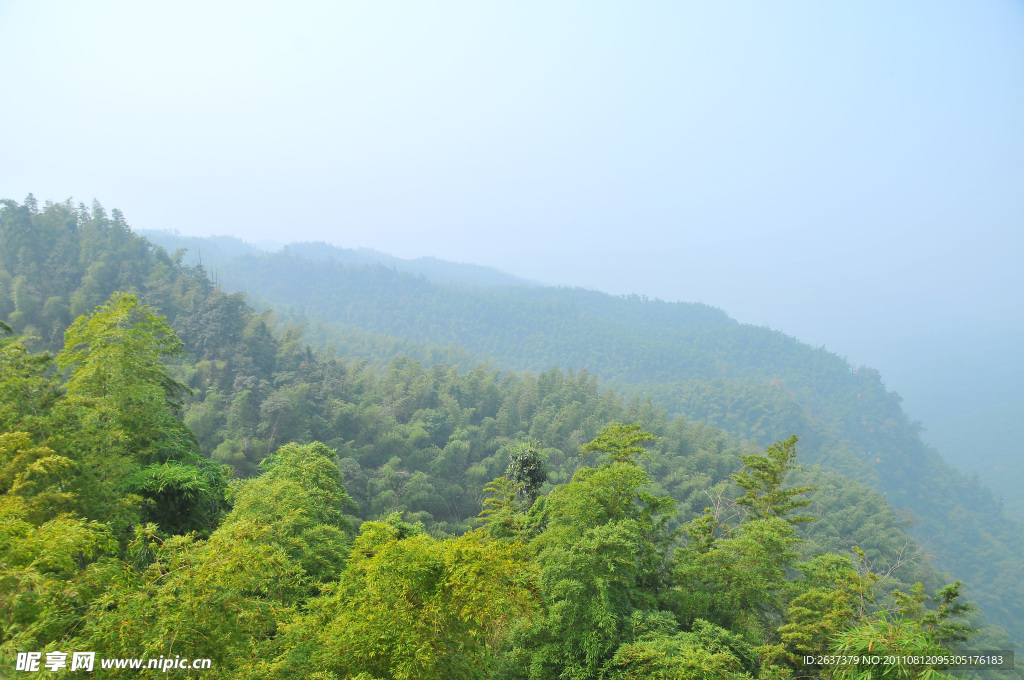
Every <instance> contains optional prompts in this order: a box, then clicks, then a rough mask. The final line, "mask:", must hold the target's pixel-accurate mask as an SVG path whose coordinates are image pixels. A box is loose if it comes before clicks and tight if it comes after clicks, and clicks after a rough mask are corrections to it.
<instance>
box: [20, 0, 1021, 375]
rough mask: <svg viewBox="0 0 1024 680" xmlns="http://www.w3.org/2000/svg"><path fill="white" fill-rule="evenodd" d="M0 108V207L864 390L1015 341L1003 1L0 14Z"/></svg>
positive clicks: (218, 6)
mask: <svg viewBox="0 0 1024 680" xmlns="http://www.w3.org/2000/svg"><path fill="white" fill-rule="evenodd" d="M0 81H2V83H3V88H4V90H3V91H4V97H3V100H4V103H3V106H0V130H3V133H4V134H3V138H4V141H3V146H2V151H0V196H4V197H10V198H15V199H17V200H21V199H22V198H23V197H24V196H25V194H26V193H28V192H29V191H32V192H34V193H35V194H36V196H37V198H39V199H40V200H44V199H52V200H63V199H64V198H67V197H69V196H73V197H74V198H75V199H76V200H84V201H86V202H88V201H90V200H91V199H92V198H93V197H95V198H97V199H99V200H100V201H101V202H102V203H103V204H104V205H105V206H106V207H107V208H108V209H109V208H114V207H117V208H120V209H121V210H123V211H124V212H125V214H126V216H127V218H128V221H129V223H131V224H133V225H135V226H137V227H140V228H150V229H161V228H166V229H177V230H179V231H181V232H182V233H185V234H197V235H202V234H211V233H229V234H235V235H238V236H240V237H243V238H246V239H248V240H252V241H258V240H261V239H276V240H280V241H291V240H313V239H324V240H327V241H330V242H333V243H336V244H338V245H341V246H347V247H354V246H369V247H373V248H377V249H380V250H383V251H386V252H389V253H392V254H395V255H399V256H403V257H413V256H419V255H434V256H437V257H441V258H445V259H450V260H458V261H466V262H475V263H480V264H489V265H493V266H496V267H499V268H501V269H504V270H506V271H510V272H512V273H516V274H520V275H523V276H527V277H530V278H534V279H537V280H540V281H545V282H551V283H558V284H570V285H584V286H588V287H595V288H598V289H602V290H607V291H610V292H615V293H625V292H639V293H644V294H647V295H650V296H657V297H661V298H665V299H671V300H696V301H702V302H707V303H709V304H712V305H715V306H719V307H722V308H723V309H725V310H726V311H727V312H729V313H730V314H731V315H733V316H735V317H736V318H738V319H740V320H741V321H747V322H752V323H759V324H760V323H767V324H769V325H771V326H772V327H773V328H779V329H781V330H784V331H786V332H788V333H790V334H793V335H796V336H797V337H800V338H801V339H805V340H807V341H809V342H812V343H813V344H816V345H818V344H825V345H826V346H827V347H829V348H830V349H833V350H835V351H838V352H839V353H841V354H844V355H847V356H849V357H850V359H851V361H854V362H855V363H874V364H879V363H884V360H881V359H880V358H879V357H880V356H881V355H879V351H882V350H884V345H886V344H890V343H891V342H893V341H894V340H892V339H894V338H900V337H904V336H914V337H917V336H918V335H919V334H920V333H921V332H922V329H924V330H925V331H927V332H931V331H932V330H935V329H939V330H941V331H943V332H956V331H957V330H958V329H961V328H971V329H975V330H978V331H979V332H995V331H1000V330H1008V329H1010V330H1014V329H1016V330H1019V329H1020V328H1021V326H1022V325H1024V294H1022V291H1024V267H1022V266H1021V265H1020V264H1019V259H1020V256H1021V250H1022V246H1024V3H1022V2H1021V1H1020V0H1017V1H1007V0H994V1H991V2H988V1H975V2H963V1H962V0H957V1H955V2H936V1H934V0H928V1H927V2H900V3H893V2H890V1H886V2H855V3H821V2H774V3H767V2H754V1H753V0H751V1H750V2H706V3H681V2H648V3H626V2H617V3H610V2H586V3H583V2H579V3H569V2H564V3H561V2H555V3H552V2H515V3H505V4H504V5H503V6H499V5H497V3H478V2H473V3H470V2H466V3H450V2H440V3H394V2H380V1H374V2H360V3H337V2H330V3H326V2H325V3H313V2H307V3H288V4H287V5H286V4H285V3H253V2H244V3H242V2H238V3H234V2H214V3H210V2H177V1H176V2H170V1H168V0H164V1H156V0H153V1H146V2H139V1H138V0H135V1H132V2H88V3H83V2H71V1H69V2H47V1H42V2H11V1H7V2H0ZM915 334H917V335H915ZM872 343H874V345H875V349H871V347H872ZM880 347H882V350H880V349H879V348H880ZM873 352H874V354H873Z"/></svg>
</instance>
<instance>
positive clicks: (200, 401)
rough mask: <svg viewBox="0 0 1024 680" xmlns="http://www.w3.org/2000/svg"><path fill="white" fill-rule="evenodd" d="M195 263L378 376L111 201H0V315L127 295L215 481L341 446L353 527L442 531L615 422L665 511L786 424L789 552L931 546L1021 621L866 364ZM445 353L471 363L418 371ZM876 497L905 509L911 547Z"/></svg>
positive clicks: (743, 339)
mask: <svg viewBox="0 0 1024 680" xmlns="http://www.w3.org/2000/svg"><path fill="white" fill-rule="evenodd" d="M228 245H230V243H229V244H228ZM219 266H220V267H221V270H222V276H223V282H224V283H225V284H230V285H231V286H241V285H243V284H244V286H245V287H246V288H248V289H251V290H253V291H255V295H256V296H258V297H259V298H260V299H262V300H265V301H266V300H273V299H280V300H281V301H282V303H281V307H282V308H283V309H285V311H287V309H288V307H289V304H290V306H291V314H293V315H295V316H304V317H305V319H306V321H311V322H313V323H311V324H310V327H309V335H310V337H312V338H316V339H318V340H320V341H322V342H325V343H327V342H331V343H334V344H336V345H337V346H338V347H339V350H340V351H341V352H342V354H343V355H347V354H349V353H351V354H352V355H355V356H357V357H358V356H359V355H361V354H362V355H364V356H368V357H370V358H373V359H379V360H383V363H385V364H386V367H384V368H380V369H374V368H372V367H370V366H368V365H367V364H365V363H359V362H357V361H352V360H341V361H339V360H336V359H334V358H332V357H331V356H330V355H329V354H324V353H322V352H319V353H318V352H315V351H314V350H313V348H311V347H309V346H307V345H306V344H305V343H304V342H303V339H302V338H303V328H302V327H301V326H290V327H285V328H280V329H279V328H277V327H276V325H275V323H274V321H273V316H272V313H271V312H270V311H269V310H264V311H263V312H261V313H257V312H256V311H254V310H252V309H250V308H249V307H248V306H247V305H246V303H245V300H244V298H243V297H242V296H241V295H240V294H230V293H228V292H225V291H222V290H221V289H219V288H218V287H217V286H215V285H214V284H213V282H211V281H210V280H209V278H208V277H207V276H206V273H205V270H204V268H203V267H188V266H185V265H184V264H183V263H182V262H180V259H179V261H176V260H175V258H173V257H171V256H169V255H168V254H167V253H166V252H165V251H164V250H162V249H159V248H154V247H152V246H151V244H149V243H148V241H146V240H145V239H142V238H140V237H138V236H136V235H135V234H134V233H133V232H132V231H131V229H130V228H129V227H128V225H127V222H126V221H125V220H124V217H123V216H122V215H121V214H120V213H119V212H117V211H114V212H112V213H111V215H110V216H109V217H108V216H107V214H106V212H105V211H104V210H103V209H102V207H101V206H99V205H98V204H96V205H94V206H93V208H92V209H91V210H89V209H87V208H86V207H85V206H78V207H75V206H72V205H71V204H70V203H66V204H56V205H53V204H48V205H47V206H46V207H45V208H44V209H43V210H39V209H38V208H37V207H36V206H34V205H33V204H30V203H29V202H26V204H25V205H18V204H16V203H14V202H10V201H9V202H5V204H4V207H3V209H2V214H0V318H3V319H5V321H6V323H7V324H9V325H10V326H11V327H12V329H13V330H14V331H15V332H17V333H21V334H24V335H26V336H35V337H37V338H38V340H37V341H35V342H36V343H37V344H38V348H40V349H43V348H47V347H49V348H51V349H53V350H56V349H59V348H60V347H61V346H62V345H63V338H64V331H65V330H66V329H67V328H68V326H69V324H70V323H71V321H72V320H73V319H74V318H76V317H78V316H80V315H82V314H86V313H89V312H91V311H92V310H93V309H95V308H96V307H97V305H100V304H103V303H104V301H105V300H107V299H108V298H109V296H110V295H111V294H112V293H114V292H115V291H122V292H127V293H134V294H136V295H138V296H139V298H140V299H141V300H142V301H144V302H146V303H147V304H149V305H151V306H152V307H153V308H154V309H155V310H157V311H159V312H160V313H162V314H165V315H166V316H167V317H168V320H169V322H170V323H171V325H172V326H173V328H174V330H175V332H176V333H177V334H178V335H179V336H180V337H181V339H182V340H183V342H184V347H185V350H186V352H187V355H186V356H185V357H183V358H182V359H181V360H180V361H179V362H178V363H177V364H175V365H173V366H172V375H173V376H174V377H175V379H176V380H178V381H180V383H181V384H183V385H186V386H188V387H189V388H190V389H191V390H192V394H191V396H189V397H188V398H187V399H186V400H185V402H184V404H183V408H184V411H183V415H184V421H185V424H186V425H187V426H188V427H189V429H190V430H191V431H192V432H193V433H194V435H195V437H196V441H197V443H198V446H199V447H200V450H201V451H202V452H203V453H205V454H206V455H207V456H209V457H211V458H213V459H214V460H215V461H217V462H221V463H227V464H230V465H232V466H233V467H234V468H235V470H236V474H238V475H242V476H246V475H252V474H255V473H257V472H258V471H259V469H260V468H259V467H258V466H259V465H260V463H261V461H262V460H263V458H265V457H266V456H267V455H268V454H269V453H270V452H271V451H272V450H273V449H274V447H275V446H276V445H280V444H282V443H285V442H298V443H302V442H311V441H313V440H319V441H323V442H325V443H327V444H328V445H329V446H331V447H332V448H335V449H337V450H338V452H339V454H340V455H341V456H342V459H343V460H342V463H343V466H347V467H346V468H345V472H346V478H347V480H349V482H348V484H349V487H350V489H351V492H352V494H353V496H354V497H355V498H356V499H357V500H358V502H359V503H360V506H361V507H362V509H363V512H364V513H367V515H366V518H367V519H369V518H374V517H382V516H384V515H386V514H387V513H388V512H390V511H392V510H395V509H399V510H404V511H405V512H407V513H410V517H413V518H420V519H421V520H422V521H424V522H430V523H431V524H432V525H434V526H435V527H436V528H437V529H439V530H447V531H462V530H465V528H466V527H467V525H466V523H467V522H468V521H469V518H471V517H472V516H473V515H474V514H475V510H474V507H477V508H478V507H479V500H480V495H479V485H480V484H481V483H483V482H486V481H487V479H489V478H493V476H494V475H495V474H496V473H500V471H501V470H502V469H503V467H504V465H505V461H506V460H507V456H508V452H509V449H508V448H506V447H507V446H509V445H512V444H514V443H516V442H517V441H520V442H521V441H524V440H530V439H532V440H535V441H536V442H538V445H539V446H540V448H541V450H542V451H543V452H544V453H545V456H546V457H547V460H548V462H549V463H550V465H551V475H550V477H549V482H550V483H551V484H561V483H566V482H568V481H569V480H571V479H572V478H573V476H574V475H575V473H576V471H577V470H578V469H579V467H580V465H581V461H580V459H579V457H578V451H579V447H580V446H581V445H582V444H584V443H586V441H588V440H589V439H590V438H592V437H594V436H597V434H598V432H599V431H600V429H601V427H602V425H603V424H605V423H608V422H610V421H614V420H622V421H626V420H630V421H634V420H635V421H639V422H641V423H643V424H644V425H645V426H647V427H650V428H651V429H652V431H653V432H654V433H655V434H658V435H660V436H663V437H665V438H666V441H665V443H664V444H663V445H661V447H659V448H658V449H656V450H655V452H654V453H652V459H653V460H652V466H653V467H652V468H651V472H652V474H653V475H654V478H653V479H654V483H655V484H656V485H657V486H658V488H663V489H664V490H665V491H667V492H668V493H670V494H671V496H672V498H673V499H674V500H675V502H676V503H678V504H679V506H680V508H681V510H682V513H681V514H682V517H681V519H683V520H685V519H688V518H692V517H693V516H694V514H695V513H699V512H700V506H701V505H702V504H704V503H706V502H707V501H706V500H705V499H706V498H707V496H706V493H707V492H708V490H709V489H711V488H713V487H714V485H715V484H718V483H723V482H725V481H727V479H728V475H729V474H731V473H733V472H735V471H736V470H737V463H736V460H737V458H738V454H739V453H740V452H743V451H748V452H749V451H751V450H757V447H759V446H762V445H763V443H764V442H769V443H770V442H771V441H774V440H776V439H782V438H785V437H787V436H789V435H790V434H794V433H795V434H798V435H799V436H800V437H801V442H800V457H801V460H802V461H804V462H805V463H806V464H808V465H817V466H820V468H822V469H821V470H820V471H816V470H810V471H809V472H808V474H809V475H810V476H809V477H808V478H807V479H808V480H809V481H810V482H812V485H814V486H819V487H821V488H822V489H824V490H825V491H824V492H823V494H822V498H821V503H822V505H821V507H820V508H819V510H818V515H819V517H820V521H819V522H818V523H816V524H815V525H814V526H812V527H810V528H808V529H807V530H806V531H807V533H806V536H807V539H808V540H812V539H813V540H814V543H813V545H818V546H822V545H826V544H827V545H829V548H828V549H832V550H837V551H842V550H848V549H849V548H850V547H851V546H859V547H861V548H864V549H866V550H867V551H868V554H869V556H870V558H871V559H872V560H873V561H875V562H876V563H877V565H880V567H879V566H876V567H875V568H876V569H878V568H881V570H882V571H883V572H884V571H885V567H886V565H889V567H896V566H897V565H903V567H907V568H908V572H907V576H908V577H909V578H914V579H917V580H923V581H926V582H927V585H928V587H929V588H933V587H934V586H935V584H937V583H939V582H940V581H941V580H942V576H941V575H940V574H937V573H936V572H934V571H933V570H932V569H933V568H932V566H930V563H929V561H928V559H927V558H926V556H925V553H931V554H932V555H933V559H932V560H931V563H933V564H934V565H936V566H938V567H939V568H940V569H942V570H945V571H948V572H949V573H951V574H952V575H953V576H954V577H956V578H962V579H963V580H964V581H965V582H966V583H967V586H966V591H965V592H966V594H967V595H968V597H970V598H971V599H974V600H976V601H977V602H979V603H980V604H981V606H982V609H983V610H984V612H985V613H986V615H987V616H988V618H989V620H991V621H994V622H996V623H998V624H1000V625H1002V626H1004V627H1006V628H1007V630H1009V631H1010V632H1011V633H1012V634H1013V635H1014V636H1020V634H1021V621H1022V620H1024V617H1022V616H1021V607H1022V603H1024V597H1021V592H1020V591H1021V588H1022V585H1021V584H1022V583H1024V578H1021V576H1022V575H1024V574H1022V566H1021V565H1022V564H1024V559H1022V544H1024V538H1022V532H1021V529H1020V525H1019V524H1017V523H1015V522H1014V521H1013V520H1012V519H1010V518H1008V517H1006V516H1005V513H1002V511H1001V509H1000V508H999V507H998V505H997V504H996V503H995V502H994V501H993V500H992V498H991V495H990V494H987V492H986V491H985V489H984V488H983V487H981V486H980V485H979V484H978V483H977V482H975V481H973V480H971V479H970V478H967V477H966V476H965V475H963V474H961V473H958V472H957V471H956V470H954V469H952V468H951V467H950V466H948V465H947V464H946V463H945V462H944V461H943V460H942V458H941V456H939V455H938V453H937V452H935V451H934V450H931V449H929V448H928V447H926V446H924V445H923V444H922V443H921V441H920V437H919V433H918V431H917V429H916V428H915V426H914V425H913V424H912V423H910V422H908V420H907V418H906V416H905V415H904V414H903V413H902V411H901V410H900V407H899V399H898V397H897V396H896V395H894V394H892V393H891V392H889V391H887V390H886V388H885V386H884V384H883V383H882V381H881V377H880V376H879V375H878V373H877V372H875V371H872V370H871V369H867V368H864V367H860V368H853V367H850V366H849V365H848V364H847V363H846V362H845V361H844V360H842V359H841V358H839V357H837V356H835V355H832V354H829V353H828V352H825V351H823V350H821V349H815V348H813V347H809V346H807V345H804V344H802V343H800V342H798V341H796V340H795V339H793V338H790V337H788V336H785V335H783V334H781V333H778V332H775V331H771V330H769V329H767V328H761V327H754V326H748V325H744V324H738V323H736V322H735V321H733V320H732V319H730V318H729V317H728V316H727V315H726V314H724V313H723V312H722V311H721V310H716V309H713V308H710V307H707V306H704V305H697V304H685V303H665V302H661V301H657V300H647V299H644V298H640V297H629V298H616V297H610V296H606V295H601V294H598V293H593V292H590V291H582V290H566V289H550V288H543V287H536V286H534V287H479V286H470V285H466V284H459V285H453V284H441V283H437V282H433V281H430V280H428V279H427V278H426V277H425V276H422V275H414V274H411V273H407V272H401V271H396V270H394V269H390V268H388V267H386V266H383V265H381V264H373V265H352V264H346V263H344V262H339V261H337V260H335V259H330V258H323V259H320V260H311V259H308V258H304V257H300V256H298V255H296V254H294V253H291V252H280V253H263V254H258V255H256V254H253V253H248V254H244V253H243V254H241V255H239V256H236V257H235V258H233V259H231V260H228V261H226V262H224V263H223V264H222V265H219ZM296 300H298V301H301V303H296V302H295V301H296ZM349 350H351V352H349ZM404 354H412V355H414V356H415V355H417V354H418V355H420V356H421V357H423V359H424V360H425V365H421V364H418V363H416V362H411V363H410V361H409V359H406V358H402V357H401V356H400V355H404ZM453 359H454V360H455V361H456V362H457V363H463V364H469V365H472V366H474V368H473V369H472V370H469V371H464V372H462V373H459V372H458V371H456V370H455V369H454V368H453V367H451V366H445V365H443V363H441V362H444V363H451V361H452V360H453ZM481 361H487V362H488V364H486V365H484V366H480V362H481ZM551 366H559V367H560V369H555V370H551V369H550V367H551ZM513 369H514V370H516V371H529V373H527V374H520V373H512V372H511V371H512V370H513ZM594 373H596V374H597V375H600V376H601V377H602V380H604V381H605V382H603V383H599V382H598V381H597V379H596V378H595V377H593V374H594ZM609 385H611V386H615V387H616V388H617V389H619V390H622V391H621V392H620V393H619V394H616V393H614V392H610V391H608V389H607V387H608V386H609ZM620 394H621V395H625V396H626V397H630V395H632V396H631V398H628V399H623V397H622V396H620ZM659 407H662V408H663V409H664V410H661V409H659ZM701 421H703V422H704V423H707V424H709V425H710V426H712V427H709V426H708V425H702V424H700V423H701ZM713 426H720V427H722V428H724V429H725V430H726V431H728V432H730V433H732V436H731V438H730V437H727V436H726V435H725V434H724V433H722V432H720V431H718V430H716V429H714V427H713ZM673 433H675V434H673ZM750 440H753V442H755V443H750ZM744 441H746V442H748V443H743V442H744ZM751 447H753V449H751ZM346 461H348V462H346ZM837 473H838V474H837ZM871 489H876V490H877V492H875V491H871ZM882 494H885V496H886V498H887V499H888V503H891V504H892V506H894V507H895V508H896V509H897V510H898V511H899V512H900V513H901V514H902V517H903V521H905V520H912V522H913V523H912V524H911V525H910V529H911V531H912V533H913V535H914V537H915V538H916V542H915V541H914V540H911V538H910V537H908V536H906V534H905V533H904V525H903V524H902V522H901V520H900V518H899V517H898V516H897V514H896V513H894V512H893V510H892V509H891V508H890V507H889V506H888V505H887V503H886V502H885V501H884V500H882V498H883V496H882ZM922 551H923V552H922ZM908 560H909V561H910V563H909V567H908ZM929 570H932V571H929ZM916 574H922V575H921V576H920V577H918V576H917V575H916Z"/></svg>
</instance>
